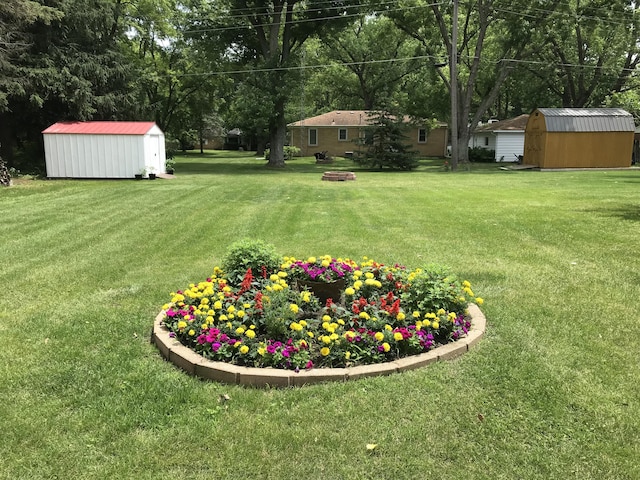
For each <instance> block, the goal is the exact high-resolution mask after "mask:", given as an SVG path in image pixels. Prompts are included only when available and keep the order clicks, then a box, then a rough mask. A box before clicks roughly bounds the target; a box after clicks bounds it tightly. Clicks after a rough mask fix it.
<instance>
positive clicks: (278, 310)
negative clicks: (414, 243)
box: [163, 242, 482, 369]
mask: <svg viewBox="0 0 640 480" xmlns="http://www.w3.org/2000/svg"><path fill="white" fill-rule="evenodd" d="M242 245H243V248H238V246H237V245H234V246H232V248H231V252H234V253H233V254H232V255H230V256H228V257H227V258H250V259H252V262H251V264H250V265H249V264H245V266H247V265H248V266H247V269H246V270H245V274H244V276H243V278H242V280H241V281H239V282H238V281H235V279H236V278H237V270H236V271H234V272H233V274H232V275H226V274H225V272H224V271H223V270H222V269H221V268H219V267H216V268H214V272H213V275H212V276H211V277H210V278H208V279H206V280H205V281H202V282H199V283H197V284H195V283H193V284H191V285H189V287H188V288H187V289H185V290H179V291H177V292H174V293H172V294H171V302H170V303H168V304H166V305H165V306H164V307H163V310H165V318H164V324H165V325H166V326H167V327H168V328H169V329H170V331H171V332H172V335H173V336H175V337H176V338H178V339H179V340H180V342H182V343H183V344H184V345H187V346H189V347H190V348H192V349H194V350H195V351H196V352H198V353H200V354H201V355H203V356H204V357H206V358H209V359H212V360H218V361H225V362H230V363H234V364H237V365H245V366H250V367H275V368H284V369H309V368H313V367H350V366H356V365H363V364H371V363H379V362H385V361H390V360H394V359H397V358H400V357H405V356H408V355H415V354H418V353H423V352H426V351H429V350H431V349H433V348H435V347H436V346H438V345H442V344H446V343H449V342H451V341H455V340H457V339H458V338H460V337H461V336H463V335H465V334H466V333H467V331H468V329H469V327H470V323H469V320H468V318H466V308H467V306H468V302H470V301H475V302H476V303H479V304H481V303H482V299H481V298H479V297H475V294H474V293H473V291H472V290H471V284H470V283H469V282H467V281H464V282H460V281H458V280H457V279H456V278H455V276H453V275H451V274H449V273H448V272H447V270H446V269H444V268H443V267H439V266H429V267H425V268H418V269H414V270H409V269H407V268H406V267H404V266H401V265H393V266H387V265H384V264H381V263H378V262H375V261H373V260H370V259H366V258H365V259H364V260H363V261H362V262H360V263H358V262H355V261H353V260H351V259H341V258H338V259H336V258H333V257H331V256H323V257H320V258H317V257H310V258H309V259H307V260H306V261H300V260H296V259H294V258H289V257H284V258H283V261H282V262H281V263H282V265H281V268H280V270H278V271H277V272H276V271H273V269H272V268H271V266H266V265H263V264H260V263H255V262H254V261H253V260H254V259H256V258H265V259H269V260H270V259H271V258H270V255H266V256H261V252H262V253H264V252H271V249H270V248H269V247H268V246H267V245H265V244H264V243H261V242H259V243H255V244H254V246H255V252H256V255H253V254H251V253H250V252H249V250H251V243H250V242H245V243H243V244H242ZM240 251H243V255H236V253H238V252H240ZM227 264H228V265H232V264H233V262H230V261H228V262H227ZM233 265H236V264H233ZM255 272H257V273H255ZM307 279H308V280H313V281H318V280H320V281H324V282H329V283H330V282H333V281H341V282H344V283H341V285H344V287H345V288H344V289H343V290H342V291H339V292H338V294H337V295H339V297H338V298H329V299H327V300H326V301H325V302H324V303H322V304H321V302H320V301H319V298H318V297H317V296H316V295H315V294H314V292H312V291H310V290H309V289H308V288H306V287H304V286H302V285H304V283H302V281H304V280H307Z"/></svg>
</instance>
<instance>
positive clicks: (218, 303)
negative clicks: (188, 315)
mask: <svg viewBox="0 0 640 480" xmlns="http://www.w3.org/2000/svg"><path fill="white" fill-rule="evenodd" d="M213 308H215V309H216V310H220V309H221V308H222V302H221V301H220V300H216V301H215V302H214V303H213Z"/></svg>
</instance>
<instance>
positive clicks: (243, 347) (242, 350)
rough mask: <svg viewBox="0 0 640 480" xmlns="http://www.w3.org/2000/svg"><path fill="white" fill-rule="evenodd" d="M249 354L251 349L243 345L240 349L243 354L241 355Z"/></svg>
mask: <svg viewBox="0 0 640 480" xmlns="http://www.w3.org/2000/svg"><path fill="white" fill-rule="evenodd" d="M248 352H249V347H247V346H246V345H242V346H241V347H240V353H241V354H243V355H244V354H245V353H248Z"/></svg>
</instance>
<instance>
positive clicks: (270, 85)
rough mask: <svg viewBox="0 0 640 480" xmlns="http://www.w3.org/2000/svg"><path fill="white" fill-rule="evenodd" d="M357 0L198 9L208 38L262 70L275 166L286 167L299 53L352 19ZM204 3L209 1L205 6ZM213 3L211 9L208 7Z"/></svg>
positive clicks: (229, 2) (236, 3) (240, 62)
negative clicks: (289, 109) (289, 111)
mask: <svg viewBox="0 0 640 480" xmlns="http://www.w3.org/2000/svg"><path fill="white" fill-rule="evenodd" d="M357 3H358V2H357V1H349V2H346V1H344V0H335V1H332V2H327V1H326V0H253V1H251V0H211V1H210V2H206V1H203V2H201V3H200V5H199V6H198V9H195V8H193V11H194V12H195V11H196V10H198V11H200V12H203V13H206V15H205V16H203V17H201V18H200V19H198V21H197V23H198V24H199V25H202V26H203V27H204V28H202V37H203V39H206V40H207V41H208V42H210V43H211V42H213V43H215V44H220V42H221V43H222V44H224V45H226V46H228V50H227V52H225V57H226V58H227V60H229V61H230V62H232V63H234V64H235V65H236V68H238V67H239V66H245V67H246V68H247V75H252V73H251V71H253V72H254V73H261V78H260V83H259V88H260V92H261V96H262V98H261V104H262V105H261V109H262V110H268V111H269V116H268V119H267V120H268V130H269V143H270V149H271V154H270V158H269V165H270V166H273V167H281V166H284V143H285V138H286V129H287V118H286V106H287V103H288V101H289V100H290V94H291V90H292V83H294V82H296V81H298V80H299V77H298V75H296V69H297V68H298V66H299V59H298V56H297V55H298V53H299V51H300V47H301V46H302V45H303V44H304V43H305V41H306V40H307V39H309V38H310V37H312V36H314V35H318V34H329V33H330V32H333V31H336V30H337V29H339V28H341V27H342V26H343V25H344V24H345V23H347V22H348V21H351V20H352V19H353V18H352V15H354V14H355V13H356V12H357V8H358V7H357ZM203 4H204V5H203ZM206 6H208V7H209V8H208V10H207V9H206V8H204V7H206ZM254 83H256V82H254Z"/></svg>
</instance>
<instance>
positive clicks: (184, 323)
mask: <svg viewBox="0 0 640 480" xmlns="http://www.w3.org/2000/svg"><path fill="white" fill-rule="evenodd" d="M178 328H179V329H180V330H182V329H183V328H187V322H185V321H184V320H180V321H179V322H178Z"/></svg>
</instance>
